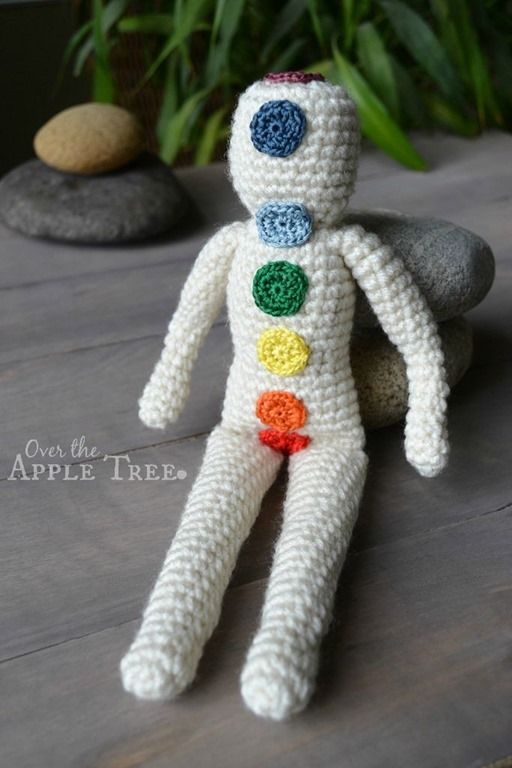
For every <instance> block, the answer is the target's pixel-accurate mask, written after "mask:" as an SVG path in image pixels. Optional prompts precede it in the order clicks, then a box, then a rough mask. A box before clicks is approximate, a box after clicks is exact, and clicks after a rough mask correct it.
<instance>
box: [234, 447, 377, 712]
mask: <svg viewBox="0 0 512 768" xmlns="http://www.w3.org/2000/svg"><path fill="white" fill-rule="evenodd" d="M366 466H367V457H366V454H365V453H364V452H363V450H362V449H361V448H360V447H359V446H358V445H355V446H352V447H351V446H347V444H346V443H342V442H341V441H336V440H332V441H330V442H329V443H325V442H323V443H321V442H316V441H313V442H312V443H311V445H310V446H309V447H308V448H306V449H305V450H303V451H301V452H299V453H295V454H293V455H292V457H291V458H290V463H289V481H288V482H289V484H288V492H287V495H286V500H285V505H284V518H283V529H282V532H281V536H280V538H279V542H278V544H277V548H276V552H275V556H274V562H273V566H272V571H271V575H270V580H269V584H268V588H267V594H266V597H265V604H264V607H263V614H262V618H261V624H260V628H259V630H258V632H257V634H256V637H255V639H254V641H253V643H252V646H251V648H250V650H249V654H248V657H247V660H246V663H245V667H244V669H243V672H242V696H243V698H244V700H245V703H246V704H247V706H248V707H249V709H251V710H252V711H253V712H255V713H256V714H257V715H262V716H263V717H270V718H273V719H275V720H282V719H284V718H286V717H288V716H289V715H291V714H293V713H294V712H299V711H300V710H301V709H303V708H304V707H305V706H306V704H307V702H308V700H309V698H310V696H311V694H312V692H313V688H314V683H315V677H316V670H317V665H318V650H319V645H320V641H321V639H322V636H323V635H324V633H325V631H326V629H327V626H328V624H329V621H330V616H331V607H332V602H333V598H334V593H335V590H336V584H337V581H338V576H339V573H340V570H341V566H342V564H343V560H344V557H345V553H346V550H347V547H348V543H349V540H350V535H351V533H352V528H353V525H354V522H355V519H356V517H357V510H358V506H359V501H360V497H361V492H362V489H363V485H364V480H365V476H366Z"/></svg>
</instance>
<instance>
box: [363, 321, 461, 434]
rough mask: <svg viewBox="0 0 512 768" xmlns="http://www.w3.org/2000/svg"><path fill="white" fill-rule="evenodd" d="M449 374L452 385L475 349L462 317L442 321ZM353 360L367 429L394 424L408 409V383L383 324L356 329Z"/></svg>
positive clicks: (447, 374)
mask: <svg viewBox="0 0 512 768" xmlns="http://www.w3.org/2000/svg"><path fill="white" fill-rule="evenodd" d="M439 335H440V337H441V342H442V345H443V352H444V362H445V368H446V376H447V380H448V384H449V385H450V387H454V386H455V384H457V382H458V381H459V380H460V379H461V378H462V376H463V375H464V373H465V372H466V371H467V369H468V368H469V365H470V363H471V356H472V353H473V334H472V331H471V326H470V325H469V323H468V322H467V320H465V319H464V318H463V317H456V318H453V319H452V320H447V321H446V322H444V323H440V324H439ZM350 355H351V362H352V371H353V374H354V380H355V383H356V388H357V393H358V397H359V407H360V409H361V418H362V421H363V424H364V426H365V427H366V428H367V429H376V428H378V427H385V426H387V425H388V424H393V423H394V422H395V421H399V420H400V419H402V418H403V417H404V416H405V414H406V412H407V398H408V392H409V390H408V384H407V372H406V368H405V362H404V359H403V357H402V356H401V354H400V353H399V351H398V350H397V348H396V347H394V346H393V345H392V344H391V342H390V341H389V339H388V338H387V336H385V335H384V333H383V331H382V330H381V329H380V328H372V329H365V330H364V331H360V332H359V333H357V332H356V333H355V334H354V336H353V338H352V344H351V350H350Z"/></svg>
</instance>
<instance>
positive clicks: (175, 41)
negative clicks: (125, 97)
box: [142, 0, 209, 83]
mask: <svg viewBox="0 0 512 768" xmlns="http://www.w3.org/2000/svg"><path fill="white" fill-rule="evenodd" d="M208 4H209V0H187V2H186V3H179V2H177V3H176V5H175V17H174V22H173V28H174V30H173V32H172V33H171V34H170V35H169V38H168V40H167V42H166V43H165V45H164V46H163V48H162V50H161V51H160V53H159V54H158V56H157V57H156V59H155V60H154V61H153V63H152V64H151V66H150V67H149V68H148V70H147V72H146V74H145V75H144V78H143V81H142V82H143V83H146V82H147V81H148V80H150V79H151V77H152V76H153V75H154V74H155V72H156V71H157V69H158V68H159V67H160V66H161V64H163V62H164V61H165V60H166V59H167V58H168V57H169V56H170V55H171V53H173V52H174V51H175V50H176V49H177V48H179V47H180V46H181V45H182V43H184V42H185V41H186V40H187V39H188V37H189V36H190V35H191V34H192V32H194V31H195V30H196V28H197V27H198V25H199V24H200V21H201V14H202V13H203V12H204V11H205V9H206V7H207V5H208Z"/></svg>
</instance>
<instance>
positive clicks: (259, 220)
mask: <svg viewBox="0 0 512 768" xmlns="http://www.w3.org/2000/svg"><path fill="white" fill-rule="evenodd" d="M256 227H257V229H258V236H259V238H260V240H261V241H262V242H264V243H266V244H267V245H273V246H274V248H292V247H293V246H297V245H302V244H303V243H305V242H306V241H307V240H309V238H310V237H311V234H312V232H313V219H312V218H311V215H310V213H309V211H308V209H307V208H305V207H304V206H303V205H301V204H300V203H276V202H269V203H265V204H264V205H262V206H261V208H258V210H257V211H256Z"/></svg>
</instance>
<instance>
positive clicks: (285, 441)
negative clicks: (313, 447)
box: [258, 427, 311, 456]
mask: <svg viewBox="0 0 512 768" xmlns="http://www.w3.org/2000/svg"><path fill="white" fill-rule="evenodd" d="M258 437H259V439H260V442H262V443H263V444H264V445H268V446H269V448H273V450H274V451H279V453H282V454H284V455H285V456H291V454H292V453H298V452H299V451H303V450H304V448H307V447H308V445H309V444H310V442H311V438H310V437H308V436H307V435H299V434H298V433H297V432H280V431H279V430H277V429H272V427H270V428H269V429H262V430H261V431H260V432H258Z"/></svg>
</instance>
